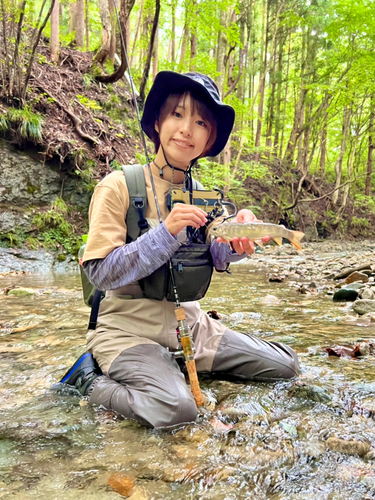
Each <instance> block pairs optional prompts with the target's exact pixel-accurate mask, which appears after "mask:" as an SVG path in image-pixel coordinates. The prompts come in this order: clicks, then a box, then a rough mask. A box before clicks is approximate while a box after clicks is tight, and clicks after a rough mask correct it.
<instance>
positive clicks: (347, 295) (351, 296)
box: [332, 288, 358, 302]
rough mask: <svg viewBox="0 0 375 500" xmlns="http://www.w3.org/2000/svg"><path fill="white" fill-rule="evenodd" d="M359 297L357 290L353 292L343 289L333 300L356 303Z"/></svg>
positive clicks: (336, 293)
mask: <svg viewBox="0 0 375 500" xmlns="http://www.w3.org/2000/svg"><path fill="white" fill-rule="evenodd" d="M357 297H358V292H357V291H356V290H351V289H348V288H341V289H340V290H338V291H337V292H335V294H334V296H333V299H332V300H334V301H335V302H341V301H342V302H344V301H347V302H354V301H355V300H356V299H357Z"/></svg>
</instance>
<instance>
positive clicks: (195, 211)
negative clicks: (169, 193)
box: [164, 203, 207, 236]
mask: <svg viewBox="0 0 375 500" xmlns="http://www.w3.org/2000/svg"><path fill="white" fill-rule="evenodd" d="M206 222H207V217H206V212H205V211H204V210H202V209H201V208H199V207H195V206H194V205H187V204H185V203H176V204H175V205H174V206H173V208H172V210H171V212H170V213H169V215H168V217H167V218H166V219H165V221H164V224H165V227H166V228H167V229H168V231H169V232H170V233H171V235H172V236H176V235H177V234H178V233H179V232H180V231H181V229H183V228H184V227H186V226H192V227H195V228H197V229H198V228H200V227H201V226H204V225H205V224H206Z"/></svg>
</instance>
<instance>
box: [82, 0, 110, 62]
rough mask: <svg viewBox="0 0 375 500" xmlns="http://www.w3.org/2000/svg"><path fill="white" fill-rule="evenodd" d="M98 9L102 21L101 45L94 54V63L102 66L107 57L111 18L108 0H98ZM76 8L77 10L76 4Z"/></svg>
mask: <svg viewBox="0 0 375 500" xmlns="http://www.w3.org/2000/svg"><path fill="white" fill-rule="evenodd" d="M99 7H100V18H101V20H102V45H101V47H100V49H99V50H98V52H97V53H96V55H95V57H94V61H95V62H96V63H97V64H102V65H103V64H104V62H105V60H106V59H107V57H108V55H109V49H110V45H111V33H112V26H111V17H110V15H109V5H108V0H99ZM77 8H78V3H77ZM77 31H78V29H77Z"/></svg>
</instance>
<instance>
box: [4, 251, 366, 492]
mask: <svg viewBox="0 0 375 500" xmlns="http://www.w3.org/2000/svg"><path fill="white" fill-rule="evenodd" d="M295 261H296V263H297V264H298V258H295ZM15 285H17V286H22V287H27V288H33V289H34V290H36V291H37V294H35V295H32V296H28V297H13V296H6V295H4V294H3V295H0V311H1V313H0V314H1V316H0V387H1V392H0V408H1V414H0V498H7V499H8V498H9V499H17V500H18V499H19V500H21V499H22V500H23V499H27V500H32V499H38V500H44V499H46V500H47V499H48V500H50V499H56V500H60V499H64V500H70V499H77V498H80V500H86V499H90V500H96V499H98V500H99V499H101V500H102V499H105V500H107V499H116V498H121V495H120V493H122V495H123V496H129V495H130V497H131V498H133V499H134V500H136V499H138V500H142V499H155V500H157V499H165V500H169V499H212V500H231V499H248V498H254V499H263V498H264V499H268V498H269V499H274V500H284V499H292V500H299V499H309V500H310V499H313V500H315V499H317V500H320V499H327V500H328V499H337V500H342V499H354V500H356V499H358V500H359V499H370V498H375V461H374V459H373V458H372V457H373V453H374V448H373V446H372V444H373V443H375V421H374V420H373V418H374V414H375V370H374V368H375V363H374V357H371V356H368V357H365V358H359V359H355V360H354V359H347V358H336V357H328V356H327V355H326V353H325V352H324V350H323V348H324V347H326V346H329V345H332V344H349V343H355V342H356V341H358V340H359V339H374V338H375V330H374V329H375V326H374V325H375V324H374V323H363V324H364V325H365V326H358V325H360V324H361V322H360V321H359V320H358V321H354V322H351V323H348V322H347V320H346V319H344V317H345V316H346V315H347V314H348V312H349V311H350V304H346V303H345V304H344V305H342V304H341V303H334V302H332V298H331V297H329V296H327V295H325V294H324V293H316V294H314V293H312V294H310V295H301V294H299V293H298V292H297V291H296V288H295V287H292V286H290V284H289V283H288V281H286V282H284V283H269V282H268V280H267V277H266V274H265V270H264V269H260V265H259V264H257V263H256V262H255V263H254V264H241V265H236V266H232V274H231V275H228V274H220V275H216V276H215V277H214V279H213V283H212V285H211V287H210V290H209V293H208V295H207V296H206V297H205V299H204V300H202V301H201V306H202V309H203V310H206V311H208V310H215V311H217V312H218V313H219V314H223V315H227V316H226V317H225V318H224V321H225V322H226V323H228V326H230V327H231V328H235V329H237V330H239V331H243V332H252V333H255V334H257V335H259V336H260V337H262V338H264V339H267V340H277V341H280V342H285V343H287V344H289V345H290V346H292V347H293V348H294V349H295V350H296V351H297V352H298V354H299V357H300V361H301V366H302V375H301V377H300V378H299V380H298V381H283V382H277V383H270V384H264V383H254V382H249V383H245V384H244V383H240V384H236V383H234V382H229V381H223V380H211V379H208V378H204V379H202V389H203V392H204V393H205V395H206V396H207V399H208V400H209V401H210V404H209V406H208V407H207V408H205V409H203V410H202V411H201V412H200V415H199V418H198V420H197V422H196V423H195V424H192V425H189V426H187V427H186V426H185V427H184V426H181V427H179V428H176V429H173V430H168V431H162V430H149V429H144V428H142V427H140V426H139V425H138V424H136V423H134V422H131V421H126V420H122V419H121V418H118V417H117V416H116V415H114V414H113V413H112V412H108V411H105V410H103V409H100V408H94V407H92V406H91V405H89V404H88V403H87V402H86V401H85V400H82V399H80V398H79V397H78V396H77V395H76V394H74V393H66V392H64V393H63V394H61V393H59V392H56V391H51V390H49V388H50V387H51V385H52V384H54V383H55V382H57V381H58V380H59V378H60V377H61V376H62V375H63V374H64V372H65V371H66V369H67V367H69V366H70V365H71V364H72V363H73V362H74V361H75V359H76V358H77V357H78V356H79V355H80V354H81V353H82V352H83V351H84V345H85V334H86V325H87V320H88V314H89V309H88V308H86V306H85V305H84V304H83V301H82V297H81V289H80V281H79V276H78V274H75V273H71V274H60V275H42V276H35V275H33V276H31V275H26V276H5V277H3V278H2V279H1V280H0V289H5V288H8V287H11V286H15ZM267 294H272V295H274V296H276V297H278V298H279V299H281V302H280V303H279V304H278V305H268V304H263V303H262V302H261V299H263V298H264V297H265V296H266V295H267ZM332 437H338V438H340V439H344V440H350V441H353V442H357V444H358V442H359V444H360V443H361V442H364V443H370V446H368V448H370V447H371V449H370V452H369V453H367V455H366V456H364V457H359V456H358V455H357V454H353V455H350V454H348V453H342V452H341V451H331V450H329V448H328V442H329V441H327V440H328V439H329V438H332ZM354 453H355V450H354Z"/></svg>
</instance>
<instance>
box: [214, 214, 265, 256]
mask: <svg viewBox="0 0 375 500" xmlns="http://www.w3.org/2000/svg"><path fill="white" fill-rule="evenodd" d="M254 221H256V222H259V223H261V222H262V221H261V220H258V219H257V218H256V217H255V215H254V214H253V212H252V211H251V210H247V209H245V208H244V209H242V210H240V211H239V212H238V214H237V216H236V217H235V218H234V219H231V221H230V222H240V223H241V222H254ZM269 240H270V237H269V236H264V237H263V238H262V241H263V243H268V242H269ZM216 241H217V242H218V243H229V242H228V241H227V240H225V239H224V238H221V237H219V238H217V240H216ZM231 245H232V247H233V249H234V250H235V251H236V252H237V253H238V255H242V254H243V253H246V254H247V255H251V254H253V253H254V252H255V245H254V242H253V241H250V240H249V238H233V240H232V241H231Z"/></svg>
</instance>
